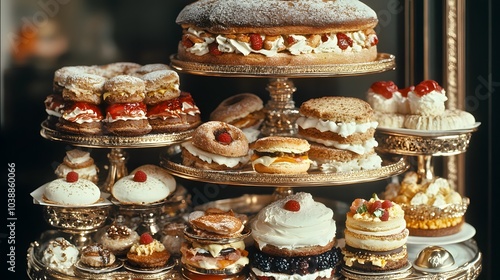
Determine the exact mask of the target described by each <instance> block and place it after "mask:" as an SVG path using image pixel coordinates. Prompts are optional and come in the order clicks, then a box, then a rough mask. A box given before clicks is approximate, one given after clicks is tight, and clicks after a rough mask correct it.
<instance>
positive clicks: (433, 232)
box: [408, 217, 465, 237]
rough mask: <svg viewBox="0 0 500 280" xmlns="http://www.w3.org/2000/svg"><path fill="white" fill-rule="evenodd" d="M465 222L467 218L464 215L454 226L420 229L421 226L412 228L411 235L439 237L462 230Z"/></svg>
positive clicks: (410, 229)
mask: <svg viewBox="0 0 500 280" xmlns="http://www.w3.org/2000/svg"><path fill="white" fill-rule="evenodd" d="M464 223H465V219H464V218H463V217H462V221H461V222H460V223H458V224H456V225H454V226H450V227H445V228H438V229H420V228H410V227H408V230H409V231H410V236H423V237H438V236H447V235H452V234H455V233H458V232H460V230H461V229H462V226H463V225H464Z"/></svg>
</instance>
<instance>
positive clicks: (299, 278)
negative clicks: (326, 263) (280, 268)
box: [252, 267, 333, 280]
mask: <svg viewBox="0 0 500 280" xmlns="http://www.w3.org/2000/svg"><path fill="white" fill-rule="evenodd" d="M252 272H253V273H255V275H257V276H259V277H272V279H275V280H316V279H323V278H325V279H330V278H331V276H332V272H333V268H327V269H325V270H319V271H316V272H314V273H310V274H305V275H300V274H292V275H289V274H284V273H273V272H263V271H261V270H260V269H258V268H255V267H252Z"/></svg>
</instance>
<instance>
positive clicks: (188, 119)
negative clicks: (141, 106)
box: [149, 114, 201, 133]
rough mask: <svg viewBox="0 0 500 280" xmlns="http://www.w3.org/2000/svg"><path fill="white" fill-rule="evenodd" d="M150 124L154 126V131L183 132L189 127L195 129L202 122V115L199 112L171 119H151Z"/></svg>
mask: <svg viewBox="0 0 500 280" xmlns="http://www.w3.org/2000/svg"><path fill="white" fill-rule="evenodd" d="M149 124H150V125H151V127H152V130H151V132H153V133H174V132H182V131H186V130H189V129H194V128H196V127H198V126H199V125H200V124H201V117H200V115H199V114H197V115H194V116H191V115H180V117H179V118H169V119H166V120H164V119H149Z"/></svg>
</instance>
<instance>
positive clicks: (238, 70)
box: [170, 53, 396, 78]
mask: <svg viewBox="0 0 500 280" xmlns="http://www.w3.org/2000/svg"><path fill="white" fill-rule="evenodd" d="M170 62H171V65H172V67H173V68H174V69H176V70H178V71H181V72H184V73H189V74H195V75H203V76H228V77H229V76H230V77H283V78H307V77H342V76H355V75H364V74H374V73H380V72H385V71H388V70H394V69H395V68H396V57H395V56H394V55H392V54H387V53H379V54H378V55H377V58H376V59H375V60H374V61H371V62H362V63H346V64H323V65H321V64H319V65H298V66H295V65H282V66H271V65H220V64H206V63H198V62H189V61H183V60H180V59H179V58H178V57H177V54H173V55H171V56H170Z"/></svg>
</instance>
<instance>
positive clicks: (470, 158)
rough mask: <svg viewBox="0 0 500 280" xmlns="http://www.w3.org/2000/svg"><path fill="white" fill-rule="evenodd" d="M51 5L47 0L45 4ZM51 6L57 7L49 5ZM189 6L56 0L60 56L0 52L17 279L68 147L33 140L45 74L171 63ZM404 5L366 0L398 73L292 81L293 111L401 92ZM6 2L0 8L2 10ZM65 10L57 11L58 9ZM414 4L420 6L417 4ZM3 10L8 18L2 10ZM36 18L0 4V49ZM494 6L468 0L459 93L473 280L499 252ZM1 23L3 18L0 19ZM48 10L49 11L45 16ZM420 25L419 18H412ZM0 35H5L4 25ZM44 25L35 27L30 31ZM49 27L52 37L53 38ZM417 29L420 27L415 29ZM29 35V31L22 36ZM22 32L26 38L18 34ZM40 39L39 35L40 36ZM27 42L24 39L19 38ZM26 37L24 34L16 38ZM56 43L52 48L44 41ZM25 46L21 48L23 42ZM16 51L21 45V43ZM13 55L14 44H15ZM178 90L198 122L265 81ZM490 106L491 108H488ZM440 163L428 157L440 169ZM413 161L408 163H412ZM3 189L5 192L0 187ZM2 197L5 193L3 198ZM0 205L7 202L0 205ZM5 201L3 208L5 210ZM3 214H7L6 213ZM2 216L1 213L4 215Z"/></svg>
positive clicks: (338, 193) (148, 156)
mask: <svg viewBox="0 0 500 280" xmlns="http://www.w3.org/2000/svg"><path fill="white" fill-rule="evenodd" d="M47 2H50V1H47ZM53 2H54V3H59V2H56V1H53ZM189 2H190V1H182V0H169V1H160V0H155V1H131V0H125V1H118V0H107V1H97V0H91V1H78V0H74V1H60V4H59V6H58V10H57V12H54V13H53V14H54V15H53V16H49V18H50V20H51V22H53V23H54V24H55V26H56V28H54V29H49V30H48V31H46V32H48V33H49V34H48V35H47V34H42V35H43V36H42V35H40V37H41V38H42V39H39V42H40V40H42V41H43V40H45V41H46V43H47V44H48V45H49V47H48V48H49V49H50V50H55V49H57V48H56V47H54V46H59V47H60V46H63V45H64V44H67V47H65V48H64V47H61V48H62V49H63V50H62V51H60V52H57V54H53V53H51V52H50V51H47V50H38V51H37V50H36V48H35V50H33V48H30V47H29V46H25V47H23V48H22V51H19V50H11V52H10V53H7V55H5V52H2V65H3V68H2V78H3V80H2V98H3V99H2V104H1V105H2V108H1V114H2V123H1V124H2V125H1V129H2V131H1V137H2V140H1V145H2V154H1V157H2V160H3V164H4V167H3V168H2V172H3V173H2V174H4V176H3V177H2V178H3V179H2V180H3V181H4V182H6V180H7V179H6V178H7V177H6V176H7V174H6V172H7V164H8V163H15V165H16V172H15V175H16V217H17V218H18V220H17V222H16V270H17V273H16V274H15V275H16V276H15V277H11V274H7V276H9V277H10V278H6V279H24V277H25V269H26V267H25V266H26V261H25V254H26V249H27V248H28V246H29V244H30V242H33V241H34V240H36V239H37V238H38V237H39V236H40V234H41V233H42V232H43V231H44V230H46V229H47V228H48V227H47V225H46V223H45V222H44V220H43V217H42V213H41V208H40V206H37V205H33V203H32V199H31V197H30V195H29V193H30V192H31V191H33V190H35V189H36V188H37V187H39V186H41V185H42V184H44V183H45V182H48V181H50V180H53V179H54V169H55V167H56V166H57V165H58V164H59V163H60V162H61V161H62V158H63V157H64V155H65V151H66V150H68V149H71V148H72V147H71V146H69V145H68V144H65V143H61V142H53V141H49V140H47V139H44V138H42V137H41V136H40V133H39V132H40V123H41V122H42V121H43V120H44V119H45V117H46V113H45V111H44V106H43V100H44V99H45V97H46V96H47V95H48V94H50V92H51V88H52V78H53V73H54V71H55V70H56V69H58V68H60V67H62V66H65V65H92V64H106V63H111V62H117V61H131V62H136V63H140V64H148V63H166V64H168V63H169V56H170V55H171V54H174V53H176V51H177V43H178V40H179V38H180V34H181V29H180V27H179V26H177V25H176V24H175V17H176V15H177V14H178V12H179V11H180V10H181V9H182V7H184V5H186V4H188V3H189ZM404 2H405V1H392V0H384V1H375V0H371V1H368V0H367V1H366V3H367V4H368V5H370V6H371V7H372V8H373V9H374V10H375V11H377V13H378V14H379V15H380V16H383V17H381V18H380V20H381V21H380V24H379V27H378V29H377V32H378V35H379V41H380V43H379V46H378V47H379V51H380V52H386V53H391V54H394V55H396V57H397V60H396V63H397V69H396V70H395V71H389V72H386V73H380V74H372V75H367V76H357V77H342V78H307V79H306V78H304V79H299V78H297V79H293V82H294V83H295V86H296V87H297V92H296V93H295V94H294V100H295V102H296V104H300V103H301V102H303V101H305V100H307V99H310V98H313V97H320V96H325V95H342V96H354V97H359V98H364V94H365V92H366V89H367V88H368V87H369V86H370V84H371V83H373V82H374V81H378V80H393V81H395V82H396V84H398V85H399V86H400V87H404V86H407V85H405V79H404V77H405V75H404V69H405V65H404V60H403V59H399V58H403V57H404V48H405V45H404V40H403V31H404V30H403V20H404V14H403V13H402V12H394V10H393V9H392V8H390V7H393V5H394V4H396V6H398V5H402V4H403V3H404ZM431 2H432V3H433V11H434V18H433V21H434V26H435V29H434V33H433V34H435V38H434V40H433V42H432V43H431V46H432V47H433V48H435V51H434V53H435V55H436V63H435V65H434V66H435V67H434V68H433V71H432V78H433V79H435V80H437V81H442V69H443V67H444V66H443V63H442V55H441V53H440V51H441V48H442V39H441V38H442V35H443V34H442V28H441V25H442V20H443V18H442V17H441V16H440V15H441V13H442V7H441V1H431ZM6 3H9V5H6V6H4V4H6ZM61 3H64V4H61ZM419 3H420V2H419ZM420 6H421V3H420V4H417V7H420ZM6 8H7V9H9V11H8V12H6V11H5V10H4V9H6ZM40 11H44V10H43V7H42V6H40V4H39V2H38V1H29V0H22V1H2V41H3V43H2V46H3V47H4V46H7V48H8V47H11V48H12V44H10V45H9V44H5V45H4V42H6V41H8V40H9V38H12V35H13V34H19V33H17V32H18V31H19V30H22V29H23V27H24V28H25V29H26V24H27V23H26V20H28V22H30V21H31V22H36V20H39V21H41V19H40V18H37V15H40V14H38V13H39V12H40ZM494 11H498V3H495V1H492V0H489V1H488V0H477V1H466V34H467V35H466V39H467V45H466V59H467V60H466V62H465V63H466V79H467V80H466V93H467V103H466V104H467V105H466V106H467V107H466V109H467V110H468V111H470V112H471V113H472V114H473V115H474V116H475V117H476V119H477V121H480V122H481V123H482V124H481V126H480V128H479V130H478V131H477V132H476V133H474V134H473V137H472V140H471V143H470V147H469V150H468V152H467V153H466V155H465V156H466V162H467V163H466V174H465V176H466V182H467V190H466V193H465V194H464V195H466V196H468V197H470V199H471V205H470V207H469V210H468V211H467V215H466V218H467V222H469V223H470V224H472V225H473V226H474V227H475V228H476V230H477V234H476V237H475V240H476V241H477V243H478V246H479V248H480V251H481V252H482V254H483V257H484V259H483V273H482V274H481V276H480V279H492V276H493V275H495V273H494V271H493V265H494V262H493V261H494V260H495V259H497V258H496V255H497V254H498V253H497V251H495V250H494V249H495V248H498V241H496V240H495V239H494V236H493V231H492V226H493V222H494V221H495V219H494V216H493V215H494V213H495V212H496V211H495V212H494V210H495V208H494V206H493V203H494V201H495V198H496V197H498V190H497V188H495V187H494V186H497V185H498V183H499V180H498V176H494V174H495V173H498V172H499V171H500V169H499V165H498V161H497V157H498V156H499V152H498V148H497V146H496V145H495V144H496V142H497V141H498V137H497V136H496V135H495V136H494V135H493V132H495V131H496V129H497V128H498V126H497V125H496V124H497V123H496V122H495V121H497V120H498V119H499V115H498V110H495V109H496V106H498V105H499V103H498V97H497V96H496V95H497V94H498V91H500V77H499V76H498V74H499V73H498V64H499V62H500V60H499V57H498V54H497V53H496V52H495V50H496V48H495V47H499V45H498V39H497V36H496V35H495V34H494V31H495V30H494V29H493V27H495V26H499V22H498V19H497V18H493V17H492V14H495V13H494ZM4 12H5V13H7V14H8V15H9V16H8V18H7V19H6V17H5V16H4V15H5V14H4ZM46 13H47V12H46ZM417 20H421V19H417ZM5 26H7V27H8V28H7V29H6V31H4V30H5V29H4V27H5ZM43 30H45V28H42V27H40V28H39V29H37V31H40V33H43V32H41V31H43ZM54 30H56V31H54ZM417 31H418V32H421V29H419V28H418V27H417ZM30 34H31V33H29V35H30ZM25 35H26V34H25ZM44 36H45V37H44ZM28 37H29V38H30V40H34V39H33V38H32V37H30V36H27V38H28ZM21 38H24V37H21ZM61 38H62V40H61V42H65V43H58V44H55V43H54V44H53V45H50V42H56V41H57V40H59V39H61ZM30 40H26V42H25V41H23V43H26V45H29V44H30V42H28V41H30ZM23 46H24V45H23ZM18 47H19V48H21V46H18ZM415 48H416V50H417V51H420V52H421V50H422V42H416V45H415ZM420 67H421V65H419V64H418V60H417V66H416V69H415V73H416V74H415V77H414V80H415V81H417V82H418V81H420V80H421V79H422V73H421V68H420ZM180 77H181V88H182V89H183V90H185V91H188V92H191V93H192V95H193V96H194V98H195V101H196V103H197V105H198V106H199V107H200V109H201V112H202V117H203V118H204V120H206V119H207V117H208V115H209V113H210V112H211V110H213V109H214V108H215V106H216V105H217V104H218V103H219V102H220V101H222V100H223V99H225V98H227V97H228V96H230V95H232V94H235V93H240V92H253V93H255V94H257V95H259V96H260V97H261V98H262V99H263V100H264V101H266V100H267V99H268V92H267V91H266V90H265V87H266V84H267V82H268V80H267V79H266V78H231V77H204V76H194V75H187V74H181V75H180ZM495 105H496V106H495ZM165 149H166V148H165V147H160V148H147V149H127V152H128V154H129V160H128V162H127V166H128V168H129V170H132V169H134V168H135V167H137V166H139V165H142V164H146V163H152V164H157V163H158V162H159V154H160V153H161V152H163V151H164V150H165ZM87 150H88V151H90V152H91V155H92V157H94V159H95V161H96V163H97V164H98V166H99V168H100V169H101V177H102V178H101V179H104V177H105V175H106V170H105V168H104V167H105V165H106V164H108V161H107V158H106V155H107V153H108V152H109V150H108V149H99V148H93V149H87ZM441 160H442V158H436V159H435V164H436V166H437V168H438V170H437V175H440V173H439V172H441V171H442V170H439V166H440V162H441ZM413 163H415V162H414V161H413ZM389 180H390V179H384V180H380V181H377V182H370V183H363V184H355V185H346V186H324V187H313V188H299V189H298V190H305V191H308V192H311V193H313V194H314V195H316V196H319V197H323V198H328V199H333V200H339V201H343V202H346V203H349V202H350V201H352V200H353V199H354V198H357V197H369V196H370V195H371V194H372V193H373V192H380V191H381V190H383V189H384V187H385V185H386V184H387V183H388V182H389ZM179 181H180V182H181V183H182V184H183V185H184V186H185V187H186V188H187V189H188V190H189V191H190V192H191V193H192V194H193V202H194V203H195V204H202V203H205V202H208V201H211V200H216V199H220V198H226V197H236V196H239V195H242V194H244V193H271V192H272V191H273V188H252V187H241V186H217V188H215V191H214V188H213V186H211V185H207V184H204V183H197V182H192V181H188V180H181V179H179ZM3 185H6V183H4V184H3ZM4 193H6V192H4ZM4 201H5V200H4ZM4 204H6V203H4ZM4 209H6V208H4ZM5 211H6V210H2V212H5ZM6 234H8V231H7V229H6V228H2V229H1V230H0V244H1V246H2V247H1V248H2V250H1V251H0V252H1V257H2V260H3V258H4V257H5V255H6V254H7V249H6V247H5V246H6V241H7V239H6V236H7V235H6Z"/></svg>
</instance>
